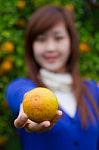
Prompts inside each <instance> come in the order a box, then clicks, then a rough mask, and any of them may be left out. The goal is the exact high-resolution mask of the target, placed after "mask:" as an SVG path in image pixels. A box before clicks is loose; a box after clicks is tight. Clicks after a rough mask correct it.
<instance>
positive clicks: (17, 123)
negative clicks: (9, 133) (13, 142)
mask: <svg viewBox="0 0 99 150" xmlns="http://www.w3.org/2000/svg"><path fill="white" fill-rule="evenodd" d="M27 120H28V116H27V115H26V114H25V113H22V114H20V115H19V116H18V118H17V119H15V121H14V126H15V127H16V128H22V127H24V125H25V123H26V122H27Z"/></svg>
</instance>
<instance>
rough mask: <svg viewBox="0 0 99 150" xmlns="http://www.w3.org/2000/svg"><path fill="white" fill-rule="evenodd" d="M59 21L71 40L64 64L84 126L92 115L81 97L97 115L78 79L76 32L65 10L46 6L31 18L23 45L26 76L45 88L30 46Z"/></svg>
mask: <svg viewBox="0 0 99 150" xmlns="http://www.w3.org/2000/svg"><path fill="white" fill-rule="evenodd" d="M59 21H62V22H64V24H65V26H66V29H67V31H68V33H69V37H70V40H71V54H70V56H69V59H68V62H67V64H66V69H68V72H69V73H70V74H71V75H72V77H73V90H74V94H75V97H76V99H77V104H78V109H79V113H80V116H81V121H82V124H83V125H85V124H86V123H87V118H88V117H89V116H90V117H91V116H92V115H91V113H90V112H89V110H88V108H87V106H86V104H85V102H84V100H83V98H82V95H84V94H85V95H86V96H87V98H88V100H89V102H90V103H91V105H92V106H93V108H94V109H95V111H96V114H98V108H97V106H96V104H95V103H94V101H93V100H92V97H91V96H90V94H89V93H88V90H87V88H86V87H85V86H84V84H83V82H82V79H81V78H80V73H79V66H78V61H79V48H78V45H79V41H78V36H77V32H76V27H75V22H74V16H73V15H72V14H71V12H69V10H67V9H66V8H62V7H59V6H53V5H47V6H44V7H42V8H39V10H37V11H36V12H35V13H33V15H32V16H31V18H30V21H29V23H28V26H27V30H26V45H25V58H26V64H27V66H28V75H29V77H30V78H31V79H32V80H33V81H34V82H36V84H37V85H38V86H45V85H44V84H43V83H42V81H41V80H40V76H39V69H40V65H39V64H38V63H37V62H36V61H35V59H34V55H33V48H32V45H33V42H34V41H35V39H36V37H37V36H38V35H39V34H42V33H44V32H45V31H47V30H48V29H50V28H51V27H53V26H54V25H55V24H56V23H58V22H59Z"/></svg>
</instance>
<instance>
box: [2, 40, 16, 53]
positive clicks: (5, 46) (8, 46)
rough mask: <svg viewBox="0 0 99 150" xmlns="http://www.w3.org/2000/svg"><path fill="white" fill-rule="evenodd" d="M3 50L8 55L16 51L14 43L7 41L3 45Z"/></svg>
mask: <svg viewBox="0 0 99 150" xmlns="http://www.w3.org/2000/svg"><path fill="white" fill-rule="evenodd" d="M1 49H2V50H3V51H5V52H7V53H10V52H13V51H14V49H15V47H14V44H13V43H12V42H10V41H7V42H5V43H3V44H2V45H1Z"/></svg>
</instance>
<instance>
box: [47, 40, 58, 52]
mask: <svg viewBox="0 0 99 150" xmlns="http://www.w3.org/2000/svg"><path fill="white" fill-rule="evenodd" d="M46 50H47V51H49V52H50V51H55V50H56V43H55V41H54V40H53V39H49V40H47V42H46Z"/></svg>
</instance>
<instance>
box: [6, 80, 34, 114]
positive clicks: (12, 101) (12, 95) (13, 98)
mask: <svg viewBox="0 0 99 150" xmlns="http://www.w3.org/2000/svg"><path fill="white" fill-rule="evenodd" d="M35 87H36V84H35V83H33V82H32V81H31V80H29V79H26V78H18V79H16V80H14V81H12V82H11V83H10V84H9V85H8V86H7V87H6V91H5V97H6V101H7V103H8V106H9V108H10V109H11V111H12V113H13V115H17V114H18V112H19V107H20V104H21V102H22V100H23V96H24V94H25V93H26V92H28V91H29V90H31V89H32V88H35Z"/></svg>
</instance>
